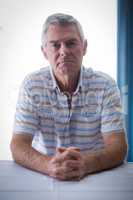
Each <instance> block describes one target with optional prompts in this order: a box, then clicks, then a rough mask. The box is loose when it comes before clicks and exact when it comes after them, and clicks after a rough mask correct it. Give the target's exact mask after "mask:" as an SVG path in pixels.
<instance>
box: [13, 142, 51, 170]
mask: <svg viewBox="0 0 133 200" xmlns="http://www.w3.org/2000/svg"><path fill="white" fill-rule="evenodd" d="M11 151H12V156H13V159H14V160H15V161H16V162H17V163H18V164H20V165H22V166H24V167H26V168H29V169H32V170H35V171H38V172H41V173H44V174H48V169H47V166H48V162H49V160H50V159H51V157H49V156H47V155H43V154H41V153H39V152H38V151H36V150H35V149H33V148H32V147H31V146H29V144H26V143H25V144H24V143H23V144H21V143H18V144H11Z"/></svg>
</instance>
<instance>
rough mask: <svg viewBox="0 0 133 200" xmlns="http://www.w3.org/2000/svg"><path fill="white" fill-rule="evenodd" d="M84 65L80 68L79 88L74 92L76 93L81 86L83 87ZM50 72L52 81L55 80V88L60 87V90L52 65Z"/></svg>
mask: <svg viewBox="0 0 133 200" xmlns="http://www.w3.org/2000/svg"><path fill="white" fill-rule="evenodd" d="M83 68H84V67H83V66H81V69H80V75H79V81H78V85H77V88H76V90H75V92H74V94H76V93H77V92H78V91H79V90H80V89H81V88H82V78H83ZM50 74H51V77H52V82H53V89H58V90H59V91H60V88H59V86H58V84H57V81H56V79H55V76H54V74H53V70H52V67H51V66H50ZM60 92H61V91H60Z"/></svg>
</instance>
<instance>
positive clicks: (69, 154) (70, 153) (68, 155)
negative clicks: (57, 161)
mask: <svg viewBox="0 0 133 200" xmlns="http://www.w3.org/2000/svg"><path fill="white" fill-rule="evenodd" d="M62 158H64V160H66V159H72V160H80V159H81V154H80V152H78V151H75V150H72V149H71V150H70V149H67V151H65V152H64V153H63V154H62Z"/></svg>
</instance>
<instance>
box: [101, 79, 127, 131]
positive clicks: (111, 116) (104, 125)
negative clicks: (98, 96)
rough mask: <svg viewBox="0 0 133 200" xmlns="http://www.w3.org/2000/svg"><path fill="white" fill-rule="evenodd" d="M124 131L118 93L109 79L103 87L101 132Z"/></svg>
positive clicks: (113, 82)
mask: <svg viewBox="0 0 133 200" xmlns="http://www.w3.org/2000/svg"><path fill="white" fill-rule="evenodd" d="M123 129H124V125H123V114H122V105H121V99H120V91H119V89H118V87H117V85H116V83H115V81H114V80H113V79H111V78H110V79H109V80H108V81H107V83H106V86H105V91H104V96H103V104H102V114H101V132H102V133H108V132H120V131H121V130H123Z"/></svg>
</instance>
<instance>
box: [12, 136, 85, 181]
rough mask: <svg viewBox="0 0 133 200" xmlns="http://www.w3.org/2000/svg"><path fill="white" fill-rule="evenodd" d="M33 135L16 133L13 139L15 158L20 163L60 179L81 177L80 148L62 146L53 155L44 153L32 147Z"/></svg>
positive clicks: (13, 154)
mask: <svg viewBox="0 0 133 200" xmlns="http://www.w3.org/2000/svg"><path fill="white" fill-rule="evenodd" d="M31 143H32V136H31V135H26V134H14V135H13V137H12V140H11V145H10V147H11V152H12V156H13V159H14V160H15V161H16V162H17V163H18V164H20V165H22V166H24V167H26V168H29V169H32V170H35V171H38V172H40V173H43V174H47V175H49V176H51V177H54V178H57V179H60V180H72V179H75V178H76V179H77V178H78V177H79V166H80V165H78V159H79V158H80V157H81V156H80V153H79V152H77V151H79V149H77V148H76V149H75V148H74V150H73V148H70V151H69V150H68V151H65V152H64V153H62V152H63V151H64V150H63V149H62V148H61V149H59V150H57V153H56V154H55V155H54V156H53V157H49V156H47V155H43V154H41V153H39V152H38V151H36V150H35V149H33V148H32V146H31Z"/></svg>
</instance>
